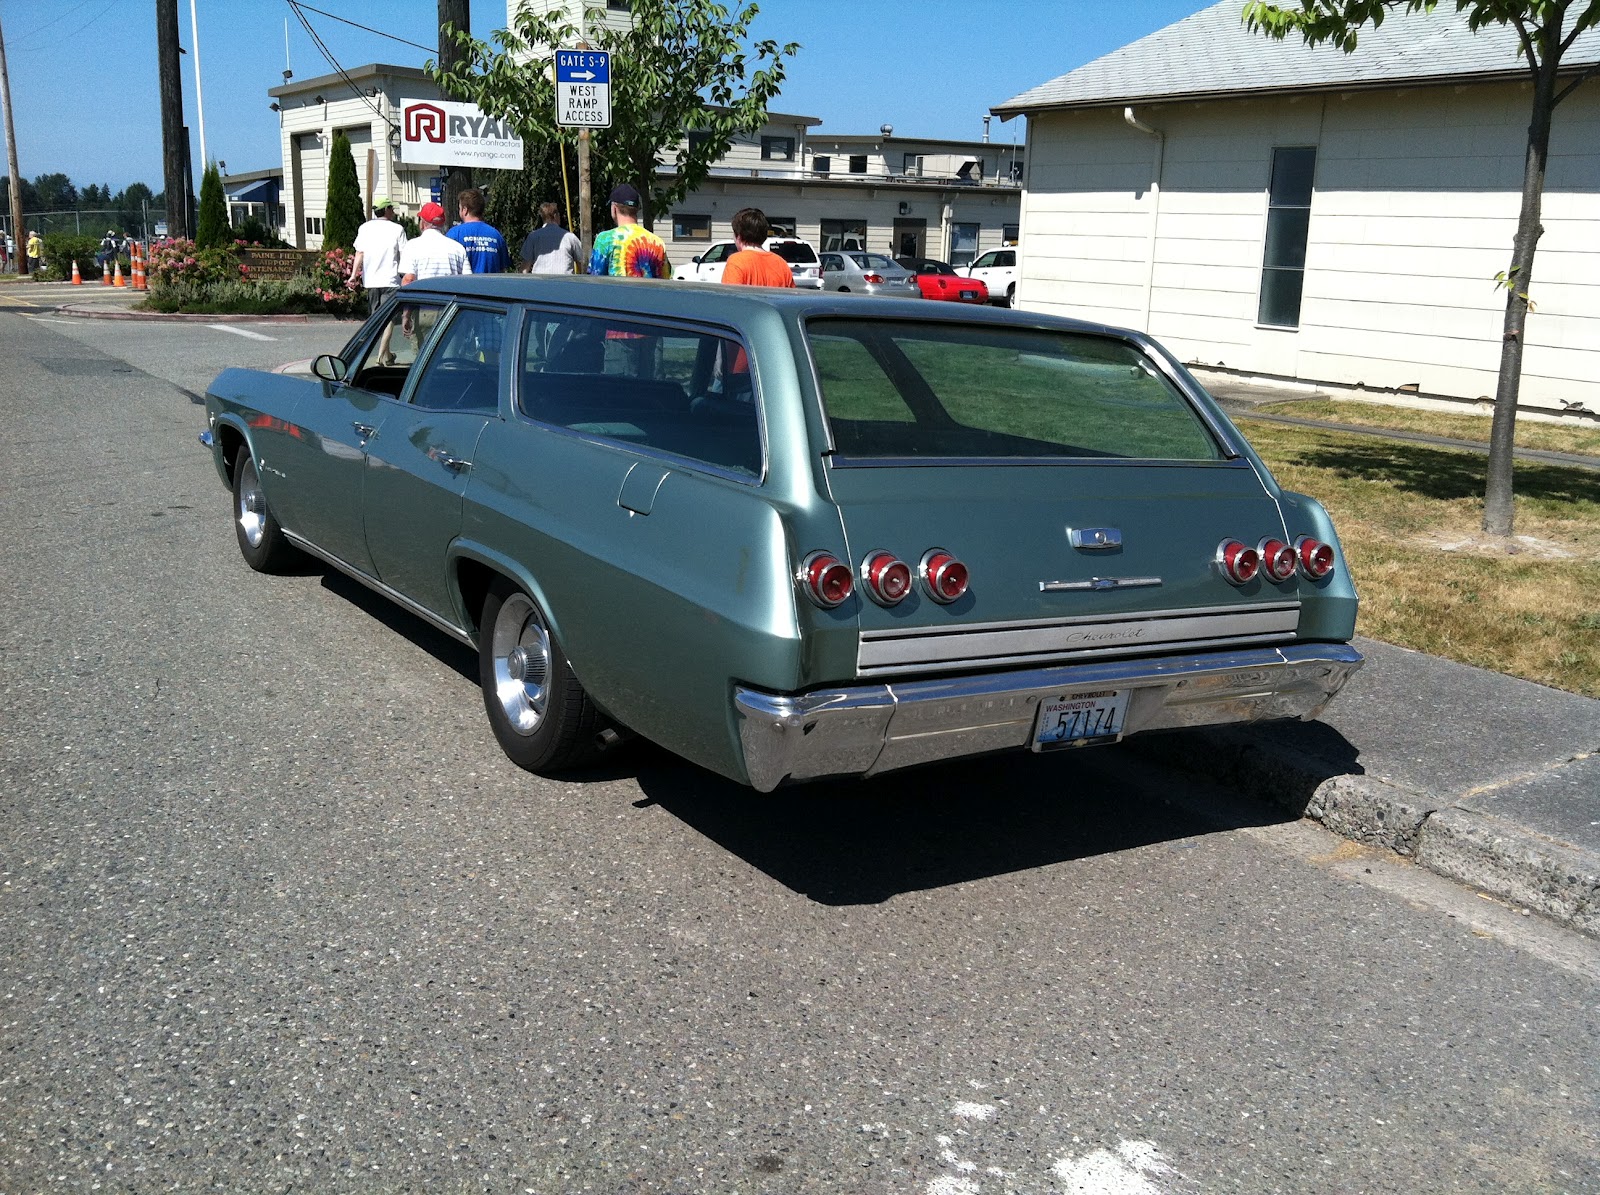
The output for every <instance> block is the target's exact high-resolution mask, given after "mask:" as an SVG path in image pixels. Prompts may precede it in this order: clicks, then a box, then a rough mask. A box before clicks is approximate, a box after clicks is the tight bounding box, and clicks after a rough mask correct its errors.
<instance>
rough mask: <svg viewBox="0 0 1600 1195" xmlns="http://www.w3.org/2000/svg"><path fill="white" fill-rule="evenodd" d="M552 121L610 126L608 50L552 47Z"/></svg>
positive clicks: (609, 64) (582, 126)
mask: <svg viewBox="0 0 1600 1195" xmlns="http://www.w3.org/2000/svg"><path fill="white" fill-rule="evenodd" d="M556 123H557V124H558V125H568V126H571V125H576V126H577V127H579V128H587V129H609V128H610V127H611V52H610V51H609V50H557V51H556Z"/></svg>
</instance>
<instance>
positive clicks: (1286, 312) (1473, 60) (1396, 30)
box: [993, 0, 1600, 412]
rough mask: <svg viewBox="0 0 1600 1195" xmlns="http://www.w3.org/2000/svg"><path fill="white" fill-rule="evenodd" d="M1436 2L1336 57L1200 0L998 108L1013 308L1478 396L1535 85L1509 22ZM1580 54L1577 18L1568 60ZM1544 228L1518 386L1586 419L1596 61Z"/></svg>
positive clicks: (1591, 346)
mask: <svg viewBox="0 0 1600 1195" xmlns="http://www.w3.org/2000/svg"><path fill="white" fill-rule="evenodd" d="M1446 7H1447V6H1444V5H1441V6H1440V11H1437V12H1435V13H1433V14H1413V15H1407V14H1404V13H1395V14H1393V15H1391V16H1390V17H1389V18H1388V19H1387V20H1386V21H1385V22H1384V24H1383V25H1382V26H1381V27H1380V28H1379V29H1376V30H1363V31H1362V33H1361V35H1360V38H1359V44H1358V46H1357V49H1356V50H1355V52H1354V53H1352V54H1345V53H1343V52H1341V51H1340V50H1338V49H1335V48H1333V47H1331V46H1319V47H1315V48H1312V47H1307V46H1306V45H1305V44H1304V43H1303V42H1302V41H1301V39H1300V37H1299V36H1298V35H1297V34H1293V35H1291V36H1290V37H1288V38H1286V39H1285V40H1283V41H1272V40H1269V39H1268V38H1266V37H1265V36H1264V35H1262V34H1260V33H1252V32H1250V31H1249V30H1248V29H1246V28H1245V27H1244V25H1243V23H1242V21H1241V19H1240V10H1241V8H1242V4H1241V3H1240V0H1222V2H1221V3H1218V4H1216V5H1214V6H1212V7H1210V8H1206V9H1203V10H1202V11H1200V12H1198V13H1196V14H1195V15H1194V16H1191V17H1189V18H1187V19H1185V20H1182V21H1179V22H1177V23H1176V24H1174V25H1170V26H1168V27H1167V28H1165V29H1161V30H1158V31H1157V32H1155V33H1153V34H1151V35H1150V36H1148V37H1145V38H1142V39H1141V40H1139V41H1136V42H1133V43H1132V44H1130V45H1127V46H1124V47H1123V48H1121V49H1120V50H1117V51H1115V52H1113V53H1111V54H1108V55H1106V56H1105V57H1103V58H1100V59H1097V60H1095V61H1093V62H1090V63H1088V64H1086V65H1084V66H1082V67H1080V68H1078V69H1077V70H1075V71H1072V72H1071V73H1069V74H1066V75H1063V76H1061V77H1060V78H1057V79H1053V80H1051V81H1050V82H1048V83H1045V84H1042V85H1041V86H1039V87H1035V88H1033V89H1032V90H1030V91H1027V92H1024V93H1023V94H1021V95H1019V96H1017V97H1015V98H1014V99H1010V100H1007V101H1006V102H1005V103H1003V104H1000V105H998V106H997V107H996V108H994V109H993V111H994V112H995V113H996V114H998V115H1000V116H1001V117H1002V118H1007V119H1009V118H1010V117H1014V116H1019V115H1025V116H1027V117H1028V139H1027V152H1026V162H1027V177H1026V179H1025V186H1024V193H1023V201H1022V213H1021V253H1022V256H1021V272H1020V276H1019V280H1018V284H1017V303H1018V305H1019V306H1023V307H1027V308H1031V309H1035V310H1042V311H1050V312H1055V313H1059V314H1066V315H1074V316H1081V317H1086V318H1091V319H1097V320H1103V321H1105V322H1109V323H1114V324H1123V325H1127V326H1131V327H1135V328H1140V329H1144V330H1147V331H1149V332H1150V333H1151V334H1153V335H1154V336H1156V337H1158V338H1159V339H1160V340H1162V341H1163V342H1164V343H1165V344H1167V345H1168V346H1169V347H1170V348H1172V349H1173V351H1174V352H1176V353H1177V354H1178V355H1179V356H1181V357H1182V358H1183V359H1184V360H1186V361H1189V362H1192V363H1195V364H1199V365H1204V366H1208V367H1212V368H1223V369H1227V370H1231V371H1235V372H1239V373H1243V374H1255V375H1265V376H1274V377H1281V378H1292V379H1300V380H1305V381H1314V382H1319V383H1331V384H1335V385H1345V386H1364V387H1366V388H1368V389H1375V390H1393V391H1405V392H1413V393H1420V394H1423V395H1436V396H1440V397H1447V398H1458V399H1468V400H1472V399H1478V398H1480V397H1483V396H1488V395H1493V393H1494V390H1495V379H1496V375H1497V373H1498V369H1499V361H1500V338H1501V321H1502V319H1503V316H1504V308H1505V295H1504V292H1503V291H1501V290H1499V289H1497V287H1496V284H1495V280H1494V278H1495V274H1496V273H1497V272H1499V271H1502V270H1504V269H1505V268H1506V267H1507V265H1508V264H1509V261H1510V257H1511V241H1512V236H1513V234H1514V232H1515V230H1516V224H1517V214H1518V208H1519V204H1520V195H1521V188H1522V176H1523V159H1524V155H1525V152H1526V141H1527V127H1528V120H1529V115H1530V108H1531V94H1532V93H1531V86H1530V83H1529V77H1528V73H1527V70H1526V67H1525V66H1524V65H1523V64H1522V62H1521V60H1520V59H1519V57H1518V55H1517V43H1516V35H1515V33H1514V32H1512V31H1511V30H1509V29H1506V28H1503V27H1499V26H1493V27H1489V28H1486V29H1483V30H1481V31H1479V32H1478V33H1476V34H1474V33H1472V32H1471V31H1470V30H1469V29H1468V28H1467V25H1466V19H1465V17H1464V16H1458V15H1457V14H1455V13H1454V12H1453V11H1445V10H1446ZM1449 7H1450V8H1453V6H1449ZM1597 61H1600V30H1591V31H1589V32H1587V33H1585V34H1584V35H1583V36H1582V37H1580V38H1579V39H1578V41H1577V42H1576V43H1575V44H1574V45H1573V47H1572V48H1571V49H1570V50H1569V51H1568V55H1567V58H1566V63H1567V64H1568V65H1570V67H1571V68H1572V74H1573V77H1576V76H1577V75H1578V74H1579V73H1580V72H1581V71H1583V70H1584V69H1586V68H1588V67H1592V66H1594V65H1595V63H1596V62H1597ZM1543 223H1544V229H1545V232H1544V236H1543V238H1542V239H1541V240H1540V242H1539V248H1538V253H1537V256H1536V259H1535V262H1534V268H1533V279H1532V286H1531V294H1532V297H1533V299H1534V301H1535V303H1536V304H1537V311H1536V313H1535V314H1533V315H1531V316H1530V317H1529V322H1528V331H1527V337H1528V347H1527V354H1526V357H1525V361H1524V369H1523V388H1522V402H1523V404H1524V405H1525V406H1529V407H1534V408H1544V409H1548V410H1551V411H1559V410H1563V409H1569V408H1570V405H1571V404H1575V403H1582V404H1584V405H1586V406H1587V407H1588V408H1590V409H1591V410H1593V411H1596V412H1600V78H1596V79H1594V80H1591V81H1589V82H1587V83H1585V84H1584V85H1583V86H1581V87H1579V88H1578V89H1577V90H1576V91H1575V92H1574V93H1573V94H1572V95H1571V96H1570V97H1569V98H1568V99H1567V100H1566V101H1565V102H1564V103H1562V104H1561V106H1560V107H1558V108H1557V110H1556V116H1555V126H1554V131H1553V134H1552V137H1551V145H1550V159H1549V168H1548V174H1547V180H1546V187H1545V197H1544V220H1543Z"/></svg>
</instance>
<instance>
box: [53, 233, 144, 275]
mask: <svg viewBox="0 0 1600 1195" xmlns="http://www.w3.org/2000/svg"><path fill="white" fill-rule="evenodd" d="M99 252H100V238H99V237H90V236H78V235H77V234H76V233H71V232H49V233H46V234H45V237H44V260H45V267H44V269H42V270H40V271H39V274H38V277H39V280H40V281H41V282H65V281H67V280H69V279H70V278H71V277H72V263H73V262H74V261H76V262H77V263H78V273H79V274H81V275H82V276H83V277H84V278H85V279H89V278H96V279H97V278H99V277H100V266H99V265H98V264H97V263H96V262H95V259H94V255H95V254H96V253H99ZM124 273H126V271H124Z"/></svg>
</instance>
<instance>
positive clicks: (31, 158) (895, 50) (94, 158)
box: [0, 0, 1243, 191]
mask: <svg viewBox="0 0 1600 1195" xmlns="http://www.w3.org/2000/svg"><path fill="white" fill-rule="evenodd" d="M306 2H307V3H311V4H312V5H313V6H314V7H315V8H319V9H322V10H323V11H325V12H330V13H335V14H337V15H339V16H342V17H345V18H347V19H349V20H351V21H356V22H359V23H360V24H363V25H368V26H371V27H373V28H375V29H381V30H383V31H384V32H386V33H389V34H393V35H394V36H396V37H400V38H404V39H406V40H407V41H411V42H417V43H420V44H422V45H433V44H436V43H437V40H438V19H437V17H438V5H437V2H436V0H382V2H378V0H306ZM194 4H195V10H196V12H197V14H198V17H199V28H200V65H201V82H202V85H203V88H204V91H203V100H204V105H205V129H206V150H207V152H208V153H209V155H210V156H211V157H212V158H215V159H220V160H222V161H225V162H227V164H228V168H229V170H230V171H243V170H255V169H261V168H264V167H268V166H276V165H278V164H279V161H278V157H279V150H278V123H277V114H276V113H274V112H272V111H271V110H270V109H269V108H268V107H267V105H268V103H269V102H270V99H269V97H268V95H267V89H268V88H269V87H274V86H276V85H278V84H279V83H281V82H282V81H283V76H282V72H283V69H284V22H285V21H286V20H287V21H288V23H289V39H288V40H289V46H288V55H289V62H290V64H291V65H292V67H293V69H294V72H295V75H296V77H297V78H310V77H312V76H314V75H323V74H328V73H330V71H331V70H332V68H331V67H330V66H329V65H328V64H327V62H326V60H324V59H323V58H322V57H321V55H320V54H319V53H318V51H317V50H316V48H315V47H314V46H313V44H312V42H311V39H310V37H309V36H308V35H307V33H306V32H305V30H304V29H303V28H302V27H301V26H300V24H299V22H298V20H296V19H295V17H294V15H293V13H292V11H291V9H290V8H289V5H288V4H287V3H286V2H285V0H194ZM1205 6H1206V0H1132V2H1124V3H1120V4H1117V3H1109V4H1108V3H1105V0H1007V3H1005V4H999V3H995V2H994V0H988V2H984V0H978V2H974V0H761V14H760V16H759V17H758V18H757V19H756V22H755V25H754V26H753V29H752V32H753V33H754V34H755V35H756V36H758V37H772V38H776V39H778V40H779V41H798V42H800V43H801V46H802V49H801V51H800V53H799V54H798V55H797V56H796V58H795V59H794V61H793V62H792V63H791V64H790V66H789V78H788V81H787V83H786V84H785V86H784V90H783V95H782V97H781V98H780V100H779V101H778V102H777V103H776V104H774V105H773V107H774V108H775V109H776V110H778V111H782V112H793V113H801V114H804V115H807V116H817V117H821V118H822V121H823V124H822V127H821V129H820V130H819V131H822V132H830V133H867V132H872V131H873V130H875V129H877V128H878V126H879V125H881V124H885V123H888V124H892V125H893V126H894V128H895V132H896V133H900V134H905V135H909V136H927V137H953V138H962V139H970V140H977V139H978V138H979V137H981V136H982V134H983V123H982V118H983V114H984V113H985V112H986V111H987V110H988V108H989V107H990V105H992V104H997V103H1000V102H1002V101H1004V100H1006V99H1009V98H1010V97H1011V96H1013V95H1016V94H1017V93H1019V92H1021V91H1025V90H1027V89H1028V88H1030V87H1033V86H1035V85H1037V84H1039V83H1042V82H1044V81H1045V80H1047V79H1052V78H1054V77H1056V76H1057V75H1061V74H1065V73H1066V72H1067V71H1069V70H1071V69H1073V68H1074V67H1077V66H1081V65H1082V64H1083V63H1085V62H1088V61H1090V60H1091V59H1094V58H1098V57H1099V56H1100V55H1102V54H1105V53H1108V52H1109V51H1111V50H1114V49H1116V48H1117V47H1118V46H1121V45H1124V44H1126V43H1127V42H1130V41H1133V40H1135V39H1136V38H1139V37H1143V36H1144V35H1145V34H1147V33H1151V32H1154V31H1155V30H1157V29H1159V28H1161V27H1163V26H1165V25H1169V24H1171V23H1172V22H1173V21H1177V20H1180V19H1182V18H1183V17H1186V16H1188V15H1190V14H1191V13H1194V12H1197V11H1199V10H1200V9H1201V8H1203V7H1205ZM1240 6H1241V7H1243V3H1242V0H1241V3H1240ZM189 7H190V6H189V0H179V3H178V13H179V28H180V40H181V42H182V44H183V45H184V46H185V47H186V48H187V47H189V46H190V43H191V40H192V39H191V34H190V25H189ZM154 13H155V3H154V0H0V28H3V30H4V34H5V42H6V52H7V57H8V60H9V61H8V65H9V68H10V74H11V94H12V101H13V104H14V106H15V118H16V129H17V147H18V154H19V163H18V165H19V166H20V168H21V172H22V174H23V176H24V177H26V178H34V177H36V176H38V175H40V174H46V173H51V172H55V171H62V172H64V173H66V174H67V175H69V176H70V177H71V178H72V181H73V182H74V183H76V184H78V185H79V186H80V187H82V186H86V185H88V184H90V183H104V184H109V185H110V187H111V189H112V190H113V191H116V190H118V189H120V188H122V187H125V186H126V185H127V184H129V183H131V182H135V181H143V182H146V183H148V184H149V185H150V186H151V188H152V189H153V190H156V191H160V190H161V186H162V182H161V111H160V105H159V92H158V85H157V75H156V39H155V16H154ZM307 16H308V18H309V19H310V20H311V22H312V25H313V27H314V28H315V29H316V31H317V33H318V34H319V35H320V36H321V38H322V39H323V41H324V42H325V43H326V44H327V46H328V48H329V49H330V50H331V51H332V52H333V55H334V57H335V58H337V59H338V61H339V63H340V65H341V66H345V67H351V66H359V65H361V64H363V63H368V62H390V63H398V64H402V65H410V66H420V65H421V64H422V62H423V60H424V59H425V58H426V57H428V55H426V54H424V53H423V52H422V51H421V50H417V49H415V48H414V47H412V46H407V45H403V44H401V43H400V42H397V41H391V40H388V39H386V38H383V37H379V36H375V35H373V34H370V33H364V32H361V31H360V30H357V29H353V28H351V27H350V26H348V25H342V24H339V23H338V22H337V21H333V20H329V19H328V18H326V17H320V16H317V15H315V14H311V13H308V14H307ZM472 16H473V21H472V24H473V32H474V33H475V34H477V35H478V36H479V37H484V38H487V37H488V35H489V34H490V33H491V32H492V31H493V30H495V29H498V28H500V27H501V26H503V25H504V24H505V16H506V6H505V0H498V2H496V0H473V3H472ZM182 64H183V83H184V116H185V119H186V120H187V122H188V124H189V128H190V133H191V139H192V141H193V146H192V154H193V158H194V161H195V162H196V164H197V166H196V175H197V176H198V173H199V170H198V163H199V162H200V145H199V136H198V125H199V120H198V113H197V110H196V104H195V85H194V61H193V58H192V57H191V56H185V57H184V58H183V59H182ZM1012 129H1013V125H1003V124H1000V123H999V122H998V121H996V122H995V123H994V125H993V127H992V130H991V136H992V137H993V138H994V139H995V140H997V141H1010V140H1011V136H1012ZM198 182H199V179H198V177H197V178H196V183H197V184H198Z"/></svg>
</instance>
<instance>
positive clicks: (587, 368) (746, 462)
mask: <svg viewBox="0 0 1600 1195" xmlns="http://www.w3.org/2000/svg"><path fill="white" fill-rule="evenodd" d="M521 367H522V378H521V389H520V402H521V405H522V410H523V413H524V414H526V415H528V416H529V417H530V418H533V419H537V420H539V421H540V422H541V423H549V424H553V425H555V426H557V427H564V428H568V429H570V430H572V431H575V432H580V433H583V434H584V435H589V436H599V437H602V438H605V439H608V440H616V441H619V442H622V443H626V444H629V445H633V446H637V447H640V448H644V449H648V450H650V451H653V452H661V453H668V454H670V455H672V456H677V457H683V458H685V459H687V460H691V461H698V462H701V463H703V464H706V465H712V466H715V467H716V468H718V469H720V470H724V471H727V472H732V473H736V474H739V475H741V476H744V477H751V478H759V477H760V476H761V465H762V451H761V422H760V417H759V413H758V411H757V407H756V396H755V390H754V386H753V384H752V379H751V371H750V361H749V357H748V355H747V353H746V352H745V350H744V348H743V346H742V345H740V344H739V343H738V342H737V341H735V340H732V339H730V338H728V337H726V336H719V335H717V334H716V333H713V332H706V331H700V330H696V329H689V328H674V327H665V326H661V325H656V324H644V323H634V322H632V321H629V320H627V319H625V318H623V317H620V316H610V315H598V314H596V315H583V314H577V313H572V312H540V311H530V312H529V313H528V318H527V320H526V321H525V322H524V340H523V345H522V362H521Z"/></svg>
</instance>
